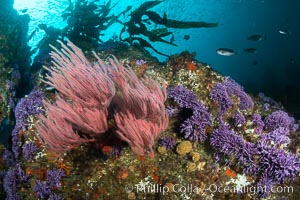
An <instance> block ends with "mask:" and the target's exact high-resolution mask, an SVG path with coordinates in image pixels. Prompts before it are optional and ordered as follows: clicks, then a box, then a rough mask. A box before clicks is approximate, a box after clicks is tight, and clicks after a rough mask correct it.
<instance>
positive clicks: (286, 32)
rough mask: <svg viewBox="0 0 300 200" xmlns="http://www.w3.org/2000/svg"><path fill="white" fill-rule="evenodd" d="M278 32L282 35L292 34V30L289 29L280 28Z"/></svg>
mask: <svg viewBox="0 0 300 200" xmlns="http://www.w3.org/2000/svg"><path fill="white" fill-rule="evenodd" d="M278 32H279V33H280V34H281V35H289V34H291V32H290V31H289V30H288V29H279V30H278Z"/></svg>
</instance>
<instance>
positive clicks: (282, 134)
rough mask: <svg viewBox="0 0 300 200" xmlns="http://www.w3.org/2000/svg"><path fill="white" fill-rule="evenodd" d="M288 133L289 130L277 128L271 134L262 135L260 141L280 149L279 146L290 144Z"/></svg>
mask: <svg viewBox="0 0 300 200" xmlns="http://www.w3.org/2000/svg"><path fill="white" fill-rule="evenodd" d="M289 133H290V131H289V129H287V128H284V127H279V128H277V129H275V130H274V131H272V132H269V133H266V134H262V135H261V138H260V139H261V140H262V141H263V142H264V143H265V144H268V145H269V146H275V147H280V146H281V145H284V144H285V145H287V144H289V143H290V138H289V137H288V135H289Z"/></svg>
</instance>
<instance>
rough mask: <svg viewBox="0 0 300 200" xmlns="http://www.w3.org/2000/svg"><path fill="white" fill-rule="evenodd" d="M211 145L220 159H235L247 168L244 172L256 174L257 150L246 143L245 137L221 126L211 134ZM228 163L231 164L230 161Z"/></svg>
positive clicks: (225, 126) (227, 127)
mask: <svg viewBox="0 0 300 200" xmlns="http://www.w3.org/2000/svg"><path fill="white" fill-rule="evenodd" d="M210 144H211V146H212V147H213V148H214V150H215V151H216V155H217V156H218V157H223V158H224V155H225V156H231V157H234V158H236V159H237V161H238V163H239V164H241V165H244V166H247V168H245V169H244V172H247V173H255V172H256V170H255V166H254V154H255V152H256V150H255V148H254V145H253V144H252V143H249V142H244V140H243V137H242V136H240V135H237V134H236V133H235V132H234V131H232V130H230V129H229V126H227V125H224V124H221V125H220V126H219V127H218V128H217V129H215V130H214V131H213V133H212V134H211V138H210ZM226 163H227V164H231V163H228V161H226Z"/></svg>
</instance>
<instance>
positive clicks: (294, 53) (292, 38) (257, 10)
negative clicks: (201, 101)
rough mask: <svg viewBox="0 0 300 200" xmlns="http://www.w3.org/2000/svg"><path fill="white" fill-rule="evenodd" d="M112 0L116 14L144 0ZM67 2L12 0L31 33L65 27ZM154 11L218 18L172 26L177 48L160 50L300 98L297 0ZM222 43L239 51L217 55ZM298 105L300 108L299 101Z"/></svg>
mask: <svg viewBox="0 0 300 200" xmlns="http://www.w3.org/2000/svg"><path fill="white" fill-rule="evenodd" d="M99 2H100V4H102V3H104V2H105V1H99ZM116 2H119V3H118V4H117V5H116V7H115V8H114V10H113V12H116V13H118V12H120V11H121V10H124V8H126V7H127V6H128V5H132V6H133V8H135V7H137V6H139V5H141V4H142V3H143V2H145V1H142V0H138V1H137V0H131V1H130V0H128V1H118V0H112V4H114V3H116ZM125 2H126V3H125ZM183 2H184V3H183ZM67 6H68V0H56V1H53V0H47V1H46V0H30V1H29V0H28V1H24V0H15V8H16V9H17V10H20V9H24V8H28V13H29V14H30V16H31V22H30V26H31V27H30V29H29V34H30V33H31V31H33V30H34V29H35V28H36V27H37V24H39V23H45V24H47V25H51V26H54V27H58V28H63V27H64V26H65V25H66V24H65V22H63V20H62V18H61V17H60V14H61V12H62V11H63V10H64V9H65V8H67ZM153 10H155V11H157V12H158V13H160V14H161V15H162V14H163V12H166V14H167V16H168V18H171V19H177V20H184V21H206V22H218V23H219V26H218V27H217V28H210V29H206V28H200V29H181V30H179V29H176V30H175V29H170V31H173V33H174V39H175V41H174V42H175V43H176V44H177V45H178V47H174V46H170V45H166V44H154V46H155V47H156V48H157V49H159V50H160V51H161V52H163V53H169V54H175V53H179V52H181V51H183V50H189V51H191V52H193V51H194V52H196V53H197V56H196V58H197V59H198V60H200V61H202V62H205V63H208V64H209V65H211V66H212V68H213V69H215V70H217V71H218V72H220V73H222V74H223V75H229V76H231V77H232V78H233V79H235V80H236V81H237V82H239V83H240V84H242V85H243V86H244V87H245V88H246V90H248V91H251V92H253V93H256V92H259V91H261V92H264V93H266V94H267V95H269V96H272V97H273V98H275V99H277V100H280V101H286V102H285V103H287V104H289V103H290V104H294V103H295V102H296V101H297V102H299V101H298V97H300V78H299V76H300V60H299V59H300V58H299V57H300V55H299V54H300V51H299V44H300V42H299V40H300V38H299V28H298V27H300V21H299V19H300V17H299V16H298V15H299V14H298V12H299V10H300V1H299V0H288V1H287V0H184V1H182V0H165V1H164V2H163V3H161V4H160V5H158V6H156V7H155V8H154V9H153ZM120 29H121V27H120V26H119V25H115V26H112V27H111V28H110V29H108V31H107V32H106V33H105V36H104V37H103V38H102V39H104V40H106V39H109V38H111V37H112V35H113V34H114V33H118V32H119V31H120ZM279 29H288V30H289V32H290V34H288V35H282V34H280V33H279V32H278V30H279ZM252 34H260V35H262V36H264V37H266V40H263V41H249V40H247V37H248V36H249V35H252ZM184 35H189V36H190V39H189V40H185V39H184V38H183V36H184ZM42 36H43V32H42V31H40V32H38V33H37V34H36V35H35V36H34V37H33V39H32V40H31V41H30V43H29V44H30V45H31V46H32V47H34V46H35V45H36V44H37V42H38V41H39V40H40V39H41V38H42ZM221 47H222V48H230V49H233V50H235V51H236V52H237V55H234V56H230V57H225V56H220V55H218V54H217V53H216V49H218V48H221ZM249 47H254V48H257V53H255V54H249V53H245V52H244V51H243V49H244V48H249ZM152 53H153V55H155V56H157V57H158V58H159V59H160V60H161V61H164V60H165V57H162V56H159V55H156V54H155V53H154V52H152ZM254 62H255V63H257V64H256V65H254V64H253V63H254ZM296 106H297V107H298V108H299V110H300V106H299V104H297V105H296Z"/></svg>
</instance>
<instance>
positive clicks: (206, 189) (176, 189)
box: [125, 184, 294, 195]
mask: <svg viewBox="0 0 300 200" xmlns="http://www.w3.org/2000/svg"><path fill="white" fill-rule="evenodd" d="M125 190H126V191H127V192H136V193H161V194H162V195H166V194H168V193H187V194H192V193H195V194H199V195H201V194H212V193H237V194H242V193H248V194H250V195H256V194H259V193H265V192H270V193H293V192H294V188H293V187H292V186H274V187H272V188H271V190H270V191H268V188H267V187H266V186H263V187H255V186H244V187H234V186H219V185H216V184H210V185H204V186H201V187H199V186H196V185H193V184H187V185H180V184H168V185H162V184H147V185H144V184H136V185H133V186H127V187H126V188H125Z"/></svg>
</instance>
